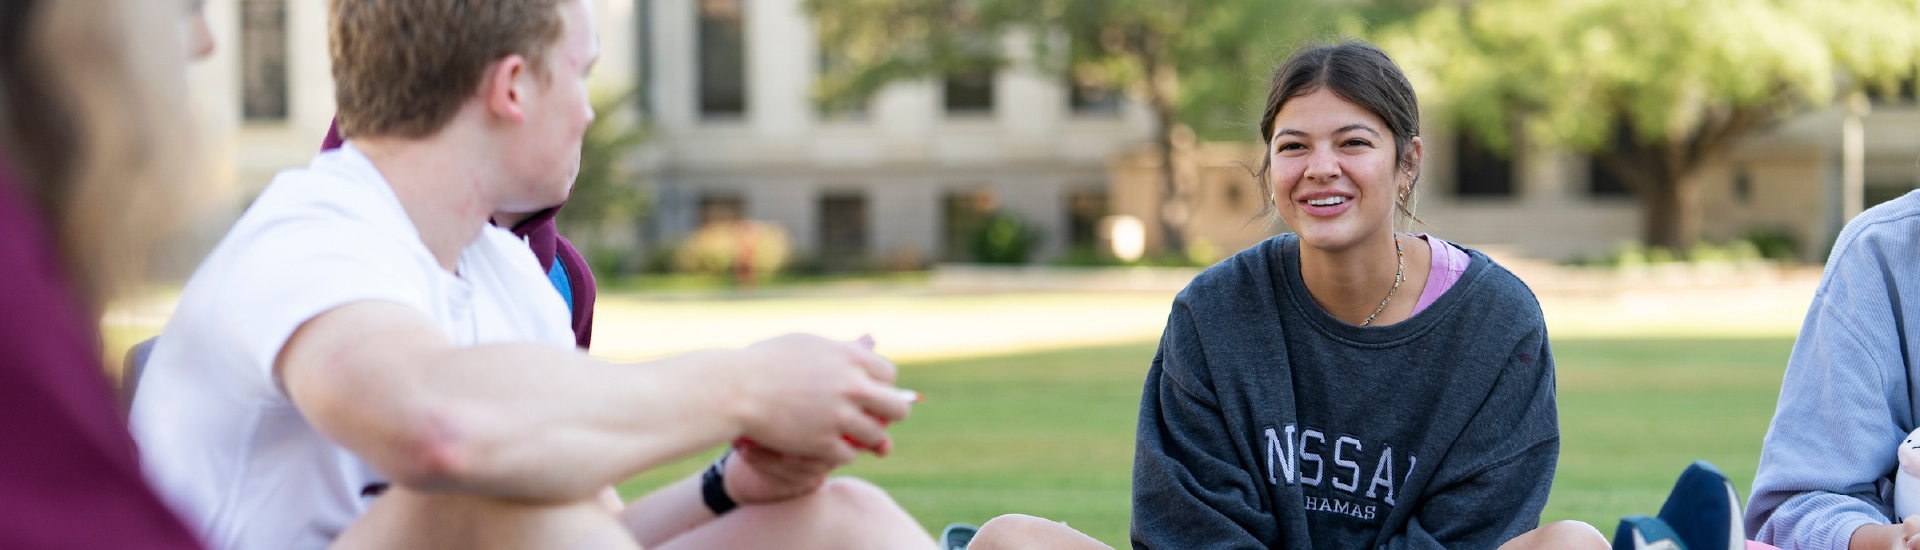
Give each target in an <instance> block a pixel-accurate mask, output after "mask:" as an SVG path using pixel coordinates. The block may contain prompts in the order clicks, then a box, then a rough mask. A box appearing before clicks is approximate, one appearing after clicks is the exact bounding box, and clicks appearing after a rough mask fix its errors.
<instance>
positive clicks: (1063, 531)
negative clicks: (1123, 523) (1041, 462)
mask: <svg viewBox="0 0 1920 550" xmlns="http://www.w3.org/2000/svg"><path fill="white" fill-rule="evenodd" d="M967 548H968V550H1025V549H1028V548H1032V549H1035V550H1040V549H1047V550H1113V547H1111V546H1107V545H1106V544H1103V543H1101V542H1100V541H1097V540H1093V537H1089V536H1087V535H1086V534H1085V533H1081V532H1079V531H1076V530H1074V529H1073V528H1072V527H1067V524H1064V523H1060V522H1056V521H1048V520H1045V519H1041V518H1037V517H1033V516H1028V515H1022V514H1007V515H1004V516H1000V517H997V518H993V519H992V520H991V521H988V522H987V524H986V525H981V526H980V533H979V534H976V535H974V536H973V543H972V544H971V545H968V546H967Z"/></svg>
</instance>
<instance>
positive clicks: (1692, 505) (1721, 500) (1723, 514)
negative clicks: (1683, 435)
mask: <svg viewBox="0 0 1920 550" xmlns="http://www.w3.org/2000/svg"><path fill="white" fill-rule="evenodd" d="M1660 520H1661V521H1664V522H1666V524H1667V526H1668V527H1670V528H1672V529H1673V531H1674V532H1675V533H1677V534H1679V535H1680V541H1681V542H1684V543H1686V546H1687V548H1688V549H1690V550H1745V549H1746V547H1747V527H1746V522H1745V520H1744V518H1743V517H1742V514H1741V513H1740V495H1739V494H1738V493H1736V492H1735V491H1734V489H1733V483H1731V482H1728V481H1727V476H1726V474H1722V473H1720V469H1719V468H1715V467H1713V465H1712V464H1708V463H1707V462H1706V461H1704V460H1700V461H1694V463H1693V465H1691V466H1688V467H1687V471H1685V472H1682V473H1681V474H1680V480H1679V481H1678V482H1675V483H1674V484H1673V492H1672V493H1670V494H1668V495H1667V503H1666V504H1665V505H1662V506H1661V507H1660Z"/></svg>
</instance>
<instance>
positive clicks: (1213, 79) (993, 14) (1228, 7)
mask: <svg viewBox="0 0 1920 550" xmlns="http://www.w3.org/2000/svg"><path fill="white" fill-rule="evenodd" d="M1421 1H1422V0H1383V1H1381V2H1376V3H1360V4H1365V5H1369V6H1371V5H1374V4H1379V5H1382V6H1386V7H1385V8H1375V9H1376V11H1378V12H1379V14H1383V15H1384V14H1391V13H1397V12H1396V11H1394V10H1395V9H1399V8H1398V7H1399V6H1410V5H1415V4H1418V3H1419V2H1421ZM1354 4H1355V3H1353V2H1335V1H1323V0H808V1H807V3H806V9H807V10H808V11H809V12H810V13H812V14H813V16H814V18H815V20H816V21H817V22H818V25H819V29H820V39H821V42H822V43H823V44H828V45H831V51H830V55H829V59H828V63H827V66H826V67H825V70H824V71H823V72H824V74H823V75H822V77H821V80H820V85H819V87H818V89H817V90H816V98H818V99H819V101H820V102H821V103H822V104H823V105H826V106H828V107H829V108H832V107H847V106H851V105H857V104H859V103H861V102H864V101H865V100H866V99H867V98H869V97H871V96H872V95H873V94H874V93H876V92H878V91H879V90H880V89H881V88H882V87H884V86H886V85H887V84H889V83H892V82H895V81H899V80H907V79H920V78H930V77H938V76H943V75H952V74H964V73H965V72H967V71H973V70H979V69H980V68H982V67H1000V66H1004V65H1005V64H1006V63H1007V56H1006V54H1007V52H1004V51H999V50H1000V49H999V48H997V47H995V46H996V45H997V44H998V43H999V42H998V41H996V40H995V39H996V38H999V37H1002V36H1004V35H1005V34H1004V33H1006V32H1008V31H1010V30H1015V29H1018V30H1023V31H1026V32H1027V35H1028V36H1033V37H1036V39H1034V40H1033V41H1032V43H1033V44H1032V45H1033V47H1034V51H1035V53H1036V54H1037V55H1036V56H1035V57H1036V58H1037V59H1039V60H1041V63H1040V65H1041V67H1042V68H1043V69H1044V70H1049V71H1053V72H1056V73H1062V74H1063V75H1064V76H1070V77H1071V78H1073V79H1075V80H1076V81H1078V82H1080V83H1083V84H1092V85H1102V86H1107V87H1110V88H1112V89H1118V90H1124V91H1126V92H1128V93H1129V94H1130V95H1132V96H1133V97H1135V98H1138V99H1140V100H1142V101H1143V102H1144V103H1145V104H1146V105H1147V106H1148V107H1149V108H1150V109H1151V110H1152V111H1153V114H1154V122H1155V131H1154V134H1155V136H1156V142H1157V144H1158V145H1159V155H1160V160H1161V163H1160V165H1161V170H1162V174H1163V180H1162V181H1164V182H1165V183H1164V185H1165V186H1166V190H1165V192H1163V193H1162V195H1161V196H1163V197H1166V199H1165V200H1167V201H1168V202H1167V204H1166V205H1165V207H1164V208H1161V209H1160V210H1161V212H1160V217H1161V222H1162V223H1161V224H1160V226H1161V228H1162V230H1163V232H1164V235H1163V238H1164V240H1163V242H1165V243H1166V244H1167V245H1168V246H1169V247H1170V248H1172V249H1175V250H1178V249H1179V248H1181V243H1182V239H1181V235H1180V226H1181V225H1182V222H1183V221H1184V217H1185V210H1186V209H1187V204H1186V200H1187V197H1186V196H1185V193H1184V192H1183V191H1182V189H1184V188H1185V187H1187V186H1183V185H1178V182H1177V181H1176V174H1177V173H1178V171H1177V170H1175V164H1174V158H1173V156H1174V155H1173V152H1174V147H1173V145H1174V142H1175V136H1176V135H1177V132H1179V128H1180V127H1182V126H1186V127H1189V128H1191V129H1192V130H1193V131H1194V132H1196V133H1197V134H1198V135H1199V136H1201V137H1205V138H1220V137H1227V138H1230V139H1240V140H1245V139H1252V138H1258V137H1259V136H1256V135H1251V133H1252V132H1250V131H1249V130H1250V129H1252V128H1258V127H1259V124H1258V122H1257V119H1258V117H1259V116H1260V112H1261V107H1262V106H1261V105H1260V104H1259V102H1260V100H1261V99H1263V98H1264V97H1265V95H1264V94H1265V92H1266V88H1267V78H1268V77H1269V76H1270V75H1271V74H1272V71H1273V68H1274V66H1275V65H1276V64H1277V62H1278V61H1279V58H1280V56H1282V55H1284V54H1285V53H1287V50H1288V49H1289V48H1290V47H1292V46H1294V45H1295V44H1298V43H1300V42H1304V41H1305V40H1306V39H1308V38H1310V37H1314V36H1320V35H1324V34H1327V31H1329V30H1331V29H1333V28H1335V27H1336V24H1337V23H1339V22H1341V21H1343V20H1345V21H1347V22H1348V23H1350V24H1349V25H1347V26H1348V27H1349V28H1357V26H1356V25H1353V24H1351V23H1352V22H1353V21H1356V19H1351V18H1347V19H1343V18H1342V14H1352V13H1356V12H1348V11H1343V10H1345V9H1346V7H1348V6H1351V5H1354ZM1368 15H1373V13H1371V12H1369V13H1368ZM1062 47H1064V48H1065V50H1066V51H1064V52H1062V51H1059V50H1060V49H1061V48H1062Z"/></svg>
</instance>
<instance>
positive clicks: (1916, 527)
mask: <svg viewBox="0 0 1920 550" xmlns="http://www.w3.org/2000/svg"><path fill="white" fill-rule="evenodd" d="M1916 350H1920V194H1915V193H1908V194H1907V195H1905V196H1902V197H1900V198H1898V199H1894V200H1892V201H1888V202H1886V203H1883V204H1881V205H1879V206H1875V207H1873V208H1871V209H1868V210H1867V211H1866V212H1862V213H1860V216H1859V217H1856V218H1854V219H1853V221H1851V222H1848V223H1847V226H1846V228H1845V229H1844V230H1842V231H1841V232H1840V237H1839V238H1838V239H1836V240H1835V241H1834V244H1833V252H1832V253H1831V254H1829V255H1828V257H1827V266H1826V272H1825V273H1824V274H1822V275H1821V277H1820V285H1819V287H1817V290H1815V292H1814V295H1813V304H1812V305H1811V306H1810V307H1808V309H1807V317H1806V319H1805V321H1803V323H1802V324H1801V327H1800V336H1799V338H1798V339H1796V340H1795V341H1794V343H1793V354H1792V355H1790V356H1789V357H1788V359H1787V372H1786V376H1785V378H1784V379H1783V380H1782V381H1781V386H1780V401H1779V403H1778V405H1777V407H1778V408H1777V409H1776V410H1775V412H1774V415H1773V424H1772V425H1771V426H1770V427H1769V428H1768V429H1767V438H1766V443H1765V444H1764V445H1763V446H1762V447H1761V451H1760V468H1759V470H1758V471H1757V472H1755V475H1754V478H1753V495H1752V496H1751V497H1750V498H1749V499H1748V503H1747V530H1748V531H1749V535H1751V536H1752V537H1753V538H1754V539H1755V540H1758V541H1761V542H1765V543H1769V544H1772V545H1775V546H1779V547H1781V548H1785V549H1787V550H1797V549H1809V550H1844V549H1847V548H1854V549H1862V550H1869V549H1870V550H1887V549H1890V548H1914V547H1915V546H1916V544H1915V543H1914V540H1915V538H1916V535H1920V516H1913V517H1907V518H1898V517H1895V514H1894V511H1893V510H1894V508H1893V504H1894V502H1893V477H1894V474H1895V471H1896V469H1897V468H1899V466H1900V464H1899V462H1898V461H1897V459H1896V458H1895V454H1894V451H1895V449H1896V448H1897V447H1899V446H1900V445H1901V441H1902V440H1904V439H1906V437H1907V436H1908V434H1909V432H1912V431H1913V430H1914V429H1915V428H1916V427H1920V407H1917V406H1916V404H1920V384H1915V381H1916V380H1920V352H1916Z"/></svg>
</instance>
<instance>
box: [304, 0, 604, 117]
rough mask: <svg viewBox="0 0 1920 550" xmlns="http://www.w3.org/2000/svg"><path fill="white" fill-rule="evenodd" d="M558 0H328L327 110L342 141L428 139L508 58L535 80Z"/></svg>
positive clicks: (555, 31)
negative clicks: (330, 89) (517, 59)
mask: <svg viewBox="0 0 1920 550" xmlns="http://www.w3.org/2000/svg"><path fill="white" fill-rule="evenodd" d="M562 1H563V0H332V6H331V8H332V9H331V11H332V14H331V15H332V28H331V31H330V33H329V34H330V36H329V45H330V50H331V53H332V56H333V80H334V86H335V88H334V101H335V102H337V103H338V104H339V105H338V108H339V118H340V130H341V131H342V132H344V133H345V134H346V135H347V136H349V137H369V136H396V137H407V138H421V137H427V136H431V135H433V134H435V133H438V132H439V131H440V129H441V128H442V127H445V126H446V125H447V122H448V121H450V120H452V119H453V115H454V113H455V112H457V111H459V110H460V105H461V104H462V103H465V102H466V100H467V98H469V97H472V96H473V94H474V93H475V92H476V90H477V89H478V88H479V86H480V81H481V77H482V76H483V75H484V74H485V72H486V68H487V66H488V65H491V64H492V63H493V62H495V61H498V60H500V59H501V58H504V57H507V56H509V55H514V54H518V55H520V56H521V57H524V58H526V59H527V64H528V67H529V68H530V69H532V70H533V71H534V73H535V74H536V75H540V76H542V77H544V76H545V71H544V69H543V67H544V66H545V61H546V55H547V50H549V49H551V48H552V47H553V45H554V44H555V43H556V42H558V41H559V40H560V36H561V34H562V33H564V32H565V27H566V23H565V21H564V20H563V18H562V16H561V14H560V9H559V5H560V3H561V2H562Z"/></svg>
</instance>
